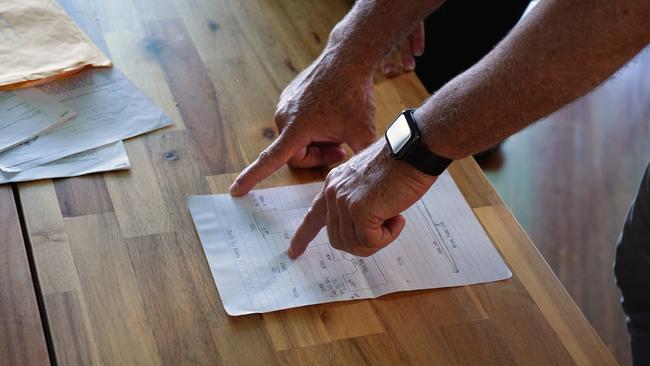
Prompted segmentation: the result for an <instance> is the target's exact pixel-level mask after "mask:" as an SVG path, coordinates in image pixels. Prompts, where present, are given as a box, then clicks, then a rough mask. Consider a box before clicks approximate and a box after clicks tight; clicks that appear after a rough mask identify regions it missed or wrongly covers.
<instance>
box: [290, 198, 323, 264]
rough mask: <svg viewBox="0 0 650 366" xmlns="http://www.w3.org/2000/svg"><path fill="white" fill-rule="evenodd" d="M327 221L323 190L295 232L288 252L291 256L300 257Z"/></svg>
mask: <svg viewBox="0 0 650 366" xmlns="http://www.w3.org/2000/svg"><path fill="white" fill-rule="evenodd" d="M326 222H327V204H326V202H325V196H324V194H323V191H322V190H321V191H320V193H319V194H318V196H317V197H316V199H315V200H314V203H313V204H312V206H311V208H309V210H308V211H307V214H306V215H305V217H304V218H303V219H302V222H301V223H300V225H298V229H297V230H296V233H295V234H293V238H292V239H291V245H290V246H289V250H287V254H288V255H289V257H290V258H298V257H299V256H300V255H302V253H304V252H305V250H307V246H308V245H309V243H310V242H311V241H312V240H314V238H315V237H316V235H318V233H319V232H320V229H322V228H323V226H325V223H326Z"/></svg>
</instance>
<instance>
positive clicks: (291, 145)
mask: <svg viewBox="0 0 650 366" xmlns="http://www.w3.org/2000/svg"><path fill="white" fill-rule="evenodd" d="M285 131H286V130H285ZM293 136H295V134H293V133H292V134H287V133H286V132H283V133H282V134H280V136H279V137H278V138H277V139H276V140H275V141H273V143H272V144H271V145H269V146H268V147H267V148H266V149H264V150H263V151H262V152H261V153H260V155H259V156H258V157H257V159H255V161H254V162H253V163H252V164H251V165H249V166H248V167H246V169H244V170H243V171H242V172H241V173H240V174H239V176H238V177H237V178H236V179H235V182H233V184H232V185H231V186H230V194H232V195H233V196H242V195H245V194H246V193H248V191H250V190H251V189H252V188H253V187H254V186H255V185H256V184H257V183H259V182H260V181H261V180H263V179H264V178H266V177H268V176H269V175H271V174H273V173H274V172H275V171H276V170H278V169H280V168H281V167H282V166H283V165H284V164H286V163H287V161H289V159H291V157H292V156H293V155H294V154H295V153H297V152H298V151H299V150H300V149H301V148H302V147H304V145H305V144H304V143H303V141H302V140H301V139H299V138H297V137H293Z"/></svg>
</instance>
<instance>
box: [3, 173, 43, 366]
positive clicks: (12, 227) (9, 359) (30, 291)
mask: <svg viewBox="0 0 650 366" xmlns="http://www.w3.org/2000/svg"><path fill="white" fill-rule="evenodd" d="M26 249H27V248H26V246H25V242H24V241H23V235H22V232H21V228H20V222H19V220H18V211H17V210H16V205H15V204H14V195H13V192H12V190H11V186H9V185H3V186H0V365H7V366H9V365H46V364H48V363H49V356H48V353H47V346H46V344H45V335H44V330H43V324H42V323H41V315H40V313H39V310H38V303H37V299H36V292H35V291H34V281H33V279H32V274H31V271H30V268H29V263H28V260H27V252H26Z"/></svg>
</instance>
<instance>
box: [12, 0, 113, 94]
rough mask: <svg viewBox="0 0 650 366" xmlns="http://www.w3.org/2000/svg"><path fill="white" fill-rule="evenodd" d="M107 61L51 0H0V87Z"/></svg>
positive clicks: (31, 82)
mask: <svg viewBox="0 0 650 366" xmlns="http://www.w3.org/2000/svg"><path fill="white" fill-rule="evenodd" d="M89 66H100V67H101V66H111V61H110V60H109V59H108V58H107V57H106V56H105V55H104V54H103V53H102V52H101V51H100V50H99V49H98V48H97V47H96V46H95V45H94V44H93V43H92V42H91V41H90V39H88V37H87V36H86V35H85V34H84V33H83V32H82V31H81V30H80V29H79V27H78V26H77V25H76V24H75V23H74V21H72V19H70V17H69V16H68V14H66V12H65V11H64V10H63V9H61V7H59V5H58V4H57V3H56V1H55V0H2V1H0V89H3V90H7V89H15V88H19V87H26V86H33V85H35V84H40V83H43V82H47V81H51V80H54V79H57V78H60V77H63V76H67V75H68V74H71V73H75V72H78V71H80V70H81V69H83V68H85V67H89Z"/></svg>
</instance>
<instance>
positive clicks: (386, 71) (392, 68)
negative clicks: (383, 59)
mask: <svg viewBox="0 0 650 366" xmlns="http://www.w3.org/2000/svg"><path fill="white" fill-rule="evenodd" d="M381 71H382V72H383V73H384V74H386V75H391V74H393V73H395V66H393V65H384V66H383V67H382V70H381Z"/></svg>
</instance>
